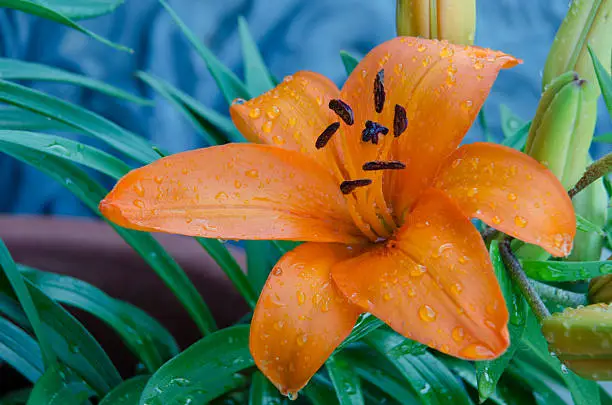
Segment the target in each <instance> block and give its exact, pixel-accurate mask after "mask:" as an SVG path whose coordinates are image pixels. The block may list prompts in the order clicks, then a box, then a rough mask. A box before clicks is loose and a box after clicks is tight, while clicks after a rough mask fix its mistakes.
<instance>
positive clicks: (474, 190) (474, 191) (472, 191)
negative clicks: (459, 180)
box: [467, 187, 478, 197]
mask: <svg viewBox="0 0 612 405" xmlns="http://www.w3.org/2000/svg"><path fill="white" fill-rule="evenodd" d="M477 193H478V189H477V188H476V187H472V188H470V189H468V191H467V196H468V197H474V196H475V195H476V194H477Z"/></svg>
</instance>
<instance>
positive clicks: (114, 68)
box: [0, 0, 611, 215]
mask: <svg viewBox="0 0 612 405" xmlns="http://www.w3.org/2000/svg"><path fill="white" fill-rule="evenodd" d="M170 4H171V5H172V7H173V8H174V9H175V10H176V11H177V12H178V13H179V15H181V17H182V18H183V19H184V20H185V22H186V23H187V24H188V25H189V26H190V27H191V28H192V29H193V31H194V32H195V33H196V34H197V36H198V37H199V38H200V39H201V40H202V41H203V42H204V43H205V44H206V45H207V46H208V47H210V48H211V49H212V50H213V51H214V52H215V53H216V54H217V55H218V56H219V58H220V59H221V60H222V61H223V62H224V63H226V64H227V65H228V66H230V68H231V69H233V70H234V71H235V72H237V73H238V74H239V75H241V74H242V73H241V72H242V64H241V49H240V43H239V38H238V33H237V29H236V28H237V17H238V16H239V15H243V16H245V17H246V19H247V21H248V23H249V25H250V27H251V31H252V32H253V35H254V37H255V39H256V41H257V42H258V44H259V46H260V48H261V50H262V53H263V56H264V58H265V60H266V61H267V63H268V64H269V66H270V68H271V70H272V72H273V73H274V74H275V75H276V76H278V77H282V76H284V75H287V74H290V73H292V72H294V71H296V70H300V69H309V70H314V71H317V72H320V73H323V74H325V75H327V76H329V77H331V78H332V79H334V80H335V81H336V82H337V83H338V84H341V83H342V81H343V80H344V79H345V73H344V68H343V66H342V63H341V60H340V58H339V56H338V52H339V51H340V50H341V49H344V50H348V51H350V52H351V53H353V54H354V55H356V56H362V55H363V54H365V53H366V52H367V51H368V50H369V49H371V48H372V47H374V46H375V45H377V44H379V43H380V42H383V41H385V40H387V39H389V38H391V37H393V36H394V31H395V15H394V12H395V0H333V1H331V0H250V1H249V0H223V1H218V0H171V1H170ZM567 8H568V0H496V1H491V0H479V1H478V30H477V35H476V44H478V45H481V46H486V47H491V48H495V49H500V50H503V51H505V52H508V53H512V54H514V55H515V56H517V57H520V58H522V59H524V60H525V63H524V64H523V65H521V66H519V67H517V68H515V69H512V70H507V71H504V72H502V73H501V75H500V78H499V80H498V81H497V83H496V85H495V87H494V90H493V93H492V95H491V97H490V99H489V100H488V102H487V104H486V107H485V108H486V112H487V116H488V118H489V121H490V125H491V127H492V129H493V131H495V133H497V134H500V132H499V105H500V104H506V105H507V106H509V107H510V108H511V109H512V110H513V111H514V112H515V113H516V114H517V115H519V116H520V117H521V118H523V119H525V120H528V119H530V118H531V117H532V114H533V112H534V111H535V108H536V105H537V101H538V98H539V94H540V86H541V84H540V81H541V71H542V67H543V66H544V61H545V59H546V54H547V50H548V48H549V46H550V45H551V43H552V41H553V38H554V34H555V32H556V30H557V28H558V26H559V24H560V22H561V20H562V18H563V16H564V14H565V12H566V11H567ZM84 25H85V26H87V27H88V28H90V29H92V30H93V31H95V32H96V33H99V34H101V35H103V36H105V37H107V38H109V39H111V40H113V41H115V42H119V43H121V44H124V45H127V46H129V47H131V48H133V49H134V50H135V53H134V54H128V53H125V52H120V51H116V50H113V49H112V48H109V47H107V46H104V45H102V44H100V43H98V42H96V41H93V40H91V39H89V38H88V37H85V36H84V35H81V34H80V33H77V32H75V31H72V30H68V29H65V28H63V27H61V26H59V25H57V24H54V23H52V22H49V21H45V20H41V19H38V18H34V17H30V16H27V15H24V14H22V13H17V12H12V11H7V10H0V55H2V56H6V57H13V58H18V59H22V60H27V61H36V62H39V63H45V64H49V65H53V66H57V67H61V68H64V69H67V70H70V71H74V72H80V73H83V74H85V75H88V76H91V77H94V78H97V79H100V80H103V81H105V82H108V83H110V84H113V85H116V86H119V87H121V88H124V89H126V90H129V91H131V92H134V93H136V94H140V95H144V96H147V97H153V98H155V100H156V105H155V106H154V107H140V106H136V105H133V104H129V103H124V102H120V101H117V100H115V99H113V98H111V97H108V96H104V95H101V94H98V93H93V92H91V91H88V90H83V89H80V88H76V87H73V86H66V85H58V84H49V83H34V84H33V86H34V87H36V88H39V89H42V90H44V91H48V92H49V93H52V94H55V95H58V96H60V97H62V98H64V99H67V100H70V101H72V102H75V103H78V104H80V105H82V106H84V107H86V108H88V109H91V110H93V111H95V112H97V113H99V114H102V115H104V116H106V117H108V118H110V119H111V120H113V121H115V122H117V123H118V124H120V125H122V126H124V127H126V128H128V129H130V130H132V131H134V132H136V133H138V134H142V135H144V136H147V137H149V138H151V139H153V141H154V143H155V144H158V145H160V146H162V147H164V148H166V149H168V150H170V151H172V152H177V151H181V150H185V149H190V148H195V147H200V146H203V143H202V141H201V139H200V138H199V137H198V135H197V134H196V133H195V131H194V130H193V128H192V126H191V124H190V123H189V122H187V121H186V120H185V119H184V118H183V117H182V116H181V115H180V114H179V113H178V112H177V111H176V110H175V109H174V108H173V106H172V105H170V104H168V103H167V102H166V101H165V100H163V99H161V98H160V97H159V96H156V95H155V93H154V92H153V91H152V90H151V89H150V88H148V87H146V86H145V85H144V84H143V83H141V82H139V81H138V80H136V79H135V78H134V75H133V74H134V72H136V71H138V70H143V71H147V72H151V73H153V74H155V75H158V76H160V77H162V78H164V79H166V80H168V81H170V82H171V83H173V84H174V85H176V86H177V87H179V88H180V89H182V90H183V91H185V92H187V93H189V94H191V95H193V96H194V97H196V98H197V99H198V100H200V101H201V102H203V103H204V104H206V105H207V106H210V107H214V108H216V109H217V110H219V111H223V112H224V113H225V112H226V111H227V105H226V104H225V102H224V100H223V98H222V96H221V95H220V94H219V92H218V91H217V89H216V86H215V83H214V81H213V80H212V78H211V76H210V74H209V73H208V72H207V70H206V68H205V66H204V65H203V63H202V61H201V60H200V59H199V58H198V56H197V55H196V54H195V53H194V52H193V50H192V49H191V47H190V46H189V45H188V44H187V42H186V41H185V39H184V38H183V37H182V35H181V33H180V32H179V31H178V30H177V28H176V26H175V25H174V23H173V22H172V21H171V20H170V18H169V17H168V15H167V14H166V13H165V12H164V11H163V10H162V8H161V7H160V6H159V4H158V2H157V1H156V0H126V4H125V5H123V6H122V7H120V8H119V9H118V10H117V11H116V12H115V13H113V14H111V15H108V16H105V17H101V18H98V19H96V20H91V21H85V22H84ZM610 130H611V125H610V119H609V118H608V117H607V116H606V111H605V109H604V108H600V123H599V125H598V128H597V134H603V133H604V132H609V131H610ZM481 136H482V134H481V132H480V130H479V129H478V128H473V129H472V131H471V132H470V135H469V139H470V140H474V139H479V137H481ZM87 141H88V142H90V143H93V144H95V142H91V140H89V139H88V140H87ZM605 151H607V147H606V146H599V147H598V148H597V150H596V151H594V152H595V153H597V154H600V153H602V152H605ZM100 179H102V180H103V181H104V182H105V183H106V184H107V185H109V186H110V185H111V182H109V181H108V179H104V178H103V177H100ZM0 212H20V213H53V214H71V215H89V214H90V213H89V212H88V210H87V209H86V208H84V207H83V206H81V205H80V203H79V202H78V201H77V200H76V199H75V198H74V197H72V196H71V195H70V194H69V193H68V192H67V191H66V190H64V189H63V188H62V187H61V186H60V185H59V184H57V183H55V182H53V181H51V180H49V179H48V178H47V177H45V176H44V175H42V174H40V173H38V172H37V171H36V170H34V169H31V168H29V167H25V166H23V165H21V164H18V163H17V162H15V161H14V160H12V159H10V158H8V157H6V156H0Z"/></svg>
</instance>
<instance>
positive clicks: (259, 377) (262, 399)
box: [249, 371, 285, 405]
mask: <svg viewBox="0 0 612 405" xmlns="http://www.w3.org/2000/svg"><path fill="white" fill-rule="evenodd" d="M284 403H285V400H284V398H283V397H282V396H281V394H280V393H279V392H278V390H277V389H276V387H275V386H274V385H272V383H271V382H270V381H268V379H267V378H266V377H265V376H264V375H263V374H262V373H261V372H259V371H256V372H255V373H253V377H252V378H251V390H250V393H249V405H281V404H284Z"/></svg>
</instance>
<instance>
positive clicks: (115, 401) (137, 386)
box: [98, 375, 150, 405]
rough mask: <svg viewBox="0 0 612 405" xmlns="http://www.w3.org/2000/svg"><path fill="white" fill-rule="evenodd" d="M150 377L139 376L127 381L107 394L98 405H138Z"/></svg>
mask: <svg viewBox="0 0 612 405" xmlns="http://www.w3.org/2000/svg"><path fill="white" fill-rule="evenodd" d="M149 377H150V376H148V375H139V376H136V377H132V378H130V379H129V380H125V381H124V382H122V383H121V384H119V385H118V386H116V387H115V389H113V390H112V391H111V392H109V393H108V394H106V396H105V397H104V398H102V400H101V401H100V403H99V404H98V405H138V404H139V402H140V396H141V395H142V390H144V387H145V386H146V385H147V382H148V381H149Z"/></svg>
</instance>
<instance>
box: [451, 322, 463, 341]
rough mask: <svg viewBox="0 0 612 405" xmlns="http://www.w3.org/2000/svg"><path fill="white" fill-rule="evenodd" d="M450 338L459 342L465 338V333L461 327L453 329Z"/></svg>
mask: <svg viewBox="0 0 612 405" xmlns="http://www.w3.org/2000/svg"><path fill="white" fill-rule="evenodd" d="M451 336H452V338H453V340H454V341H455V342H461V341H462V340H463V339H464V338H465V332H464V330H463V328H462V327H461V326H457V327H455V328H453V330H452V332H451Z"/></svg>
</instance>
